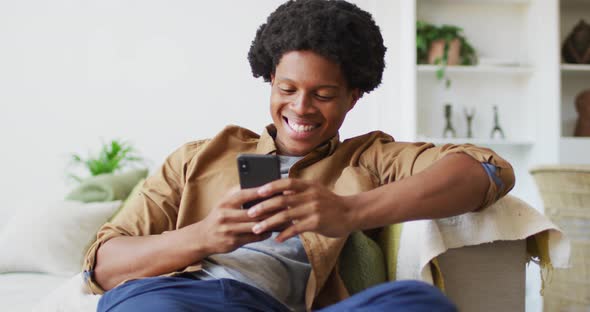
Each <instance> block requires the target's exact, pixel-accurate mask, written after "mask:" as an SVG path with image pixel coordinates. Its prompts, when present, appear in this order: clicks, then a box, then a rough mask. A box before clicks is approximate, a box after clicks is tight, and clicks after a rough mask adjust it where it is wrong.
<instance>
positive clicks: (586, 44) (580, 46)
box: [561, 20, 590, 64]
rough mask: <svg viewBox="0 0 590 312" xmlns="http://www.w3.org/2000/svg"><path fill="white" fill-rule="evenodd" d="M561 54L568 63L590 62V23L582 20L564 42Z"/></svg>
mask: <svg viewBox="0 0 590 312" xmlns="http://www.w3.org/2000/svg"><path fill="white" fill-rule="evenodd" d="M561 54H562V56H563V59H564V61H566V62H567V63H574V64H590V24H588V23H586V22H585V21H584V20H580V22H579V23H578V24H577V25H576V27H574V29H573V30H572V32H571V33H570V34H569V35H568V36H567V38H566V39H565V41H564V42H563V46H562V49H561Z"/></svg>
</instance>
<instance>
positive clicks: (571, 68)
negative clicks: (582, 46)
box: [561, 64, 590, 74]
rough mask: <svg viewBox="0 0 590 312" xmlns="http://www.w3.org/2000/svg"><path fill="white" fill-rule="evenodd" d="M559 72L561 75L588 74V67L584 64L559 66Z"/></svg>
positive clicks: (589, 71) (589, 67)
mask: <svg viewBox="0 0 590 312" xmlns="http://www.w3.org/2000/svg"><path fill="white" fill-rule="evenodd" d="M561 71H562V72H563V73H589V74H590V65H586V64H561Z"/></svg>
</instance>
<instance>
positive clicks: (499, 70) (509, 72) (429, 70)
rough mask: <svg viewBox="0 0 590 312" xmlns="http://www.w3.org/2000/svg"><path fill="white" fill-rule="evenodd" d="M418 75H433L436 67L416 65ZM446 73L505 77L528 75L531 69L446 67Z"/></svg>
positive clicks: (520, 67) (516, 67)
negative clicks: (501, 75) (504, 75)
mask: <svg viewBox="0 0 590 312" xmlns="http://www.w3.org/2000/svg"><path fill="white" fill-rule="evenodd" d="M416 68H417V70H418V73H434V72H436V71H437V70H438V66H437V65H417V66H416ZM445 71H446V72H447V73H474V74H507V75H530V74H531V73H532V72H533V68H532V67H525V66H491V65H477V66H448V67H447V68H446V69H445Z"/></svg>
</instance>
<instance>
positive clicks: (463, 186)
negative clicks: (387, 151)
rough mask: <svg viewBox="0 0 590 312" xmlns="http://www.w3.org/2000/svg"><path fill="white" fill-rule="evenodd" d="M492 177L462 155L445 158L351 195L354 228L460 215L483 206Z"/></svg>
mask: <svg viewBox="0 0 590 312" xmlns="http://www.w3.org/2000/svg"><path fill="white" fill-rule="evenodd" d="M489 185H490V178H489V176H488V174H487V173H486V171H485V170H484V168H483V167H482V165H481V163H480V162H478V161H476V160H475V159H473V158H472V157H471V156H469V155H466V154H463V153H453V154H449V155H446V156H445V157H443V158H442V159H440V160H438V161H436V162H435V163H434V164H432V165H431V166H430V167H428V168H427V169H425V170H424V171H422V172H420V173H417V174H415V175H413V176H410V177H407V178H405V179H402V180H399V181H395V182H393V183H389V184H386V185H383V186H381V187H378V188H376V189H374V190H371V191H367V192H363V193H360V194H358V195H355V196H352V197H351V200H352V201H353V203H354V204H353V205H354V206H355V207H356V209H354V210H353V212H352V214H353V216H352V218H351V219H352V220H351V221H352V222H353V223H354V224H353V225H352V228H354V229H356V230H364V229H371V228H376V227H380V226H385V225H388V224H394V223H399V222H403V221H410V220H418V219H437V218H445V217H450V216H455V215H459V214H462V213H465V212H469V211H473V210H476V209H478V208H480V207H481V205H482V204H483V202H484V199H485V196H486V192H487V190H488V188H489Z"/></svg>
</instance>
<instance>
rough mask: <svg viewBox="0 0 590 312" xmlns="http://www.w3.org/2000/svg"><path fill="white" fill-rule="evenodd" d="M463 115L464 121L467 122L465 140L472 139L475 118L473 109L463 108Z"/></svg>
mask: <svg viewBox="0 0 590 312" xmlns="http://www.w3.org/2000/svg"><path fill="white" fill-rule="evenodd" d="M463 113H464V114H465V119H466V120H467V138H468V139H471V138H473V127H472V126H473V117H474V116H475V108H473V107H470V108H469V109H467V108H466V107H464V108H463Z"/></svg>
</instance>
